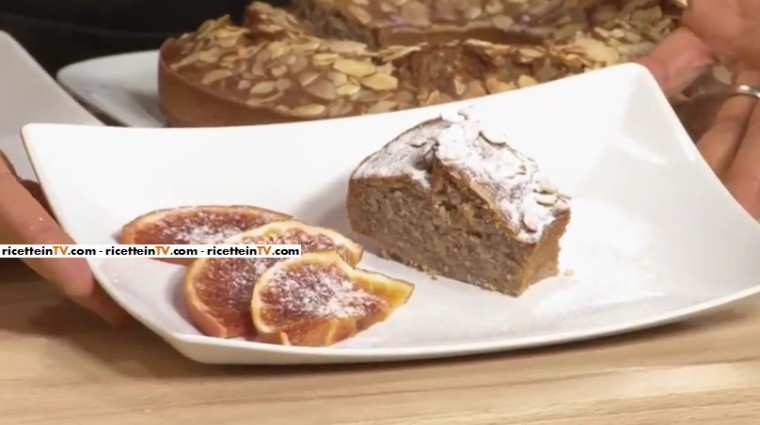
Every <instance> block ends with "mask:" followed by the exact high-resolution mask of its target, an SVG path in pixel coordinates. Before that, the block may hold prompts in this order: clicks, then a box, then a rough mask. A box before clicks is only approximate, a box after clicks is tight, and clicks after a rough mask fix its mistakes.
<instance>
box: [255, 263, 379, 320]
mask: <svg viewBox="0 0 760 425" xmlns="http://www.w3.org/2000/svg"><path fill="white" fill-rule="evenodd" d="M262 298H263V299H264V302H265V304H266V305H267V306H271V308H270V309H269V310H268V311H267V315H268V318H269V320H271V321H272V322H273V323H284V322H295V321H302V320H314V319H317V320H318V319H325V318H337V319H340V318H349V317H362V316H365V315H367V314H368V313H371V312H373V311H376V310H377V309H379V308H381V307H382V306H383V305H384V304H385V301H383V300H382V299H380V298H378V297H375V296H373V295H371V294H369V293H367V292H365V291H363V290H361V289H359V288H354V285H353V283H352V282H351V278H350V276H348V275H347V274H346V273H345V272H344V271H343V270H341V269H340V268H338V267H336V266H333V265H319V264H309V265H304V266H298V267H292V268H288V269H284V270H280V271H278V272H277V273H276V274H275V275H274V276H272V278H271V280H270V285H269V286H268V287H267V291H266V292H265V293H264V294H262Z"/></svg>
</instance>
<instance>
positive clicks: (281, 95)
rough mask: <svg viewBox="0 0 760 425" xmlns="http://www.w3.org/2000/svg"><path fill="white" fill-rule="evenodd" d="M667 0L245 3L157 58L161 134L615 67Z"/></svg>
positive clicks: (650, 42)
mask: <svg viewBox="0 0 760 425" xmlns="http://www.w3.org/2000/svg"><path fill="white" fill-rule="evenodd" d="M671 1H672V0H625V1H622V0H607V1H597V0H521V1H515V0H427V1H419V0H377V1H374V0H373V1H369V0H299V1H297V2H296V8H295V9H294V11H293V12H291V11H287V10H284V9H278V8H274V7H272V6H270V5H267V4H265V3H259V2H254V3H252V4H251V5H250V6H249V7H248V9H247V12H246V17H245V21H244V22H243V23H242V24H241V25H237V24H235V23H233V22H231V21H230V20H229V18H227V17H222V18H220V19H216V20H210V21H207V22H205V23H204V24H203V25H201V27H200V28H199V29H198V30H197V31H195V32H193V33H189V34H185V35H183V36H181V37H179V38H172V39H169V40H167V41H166V42H165V43H164V45H163V46H162V48H161V52H160V61H159V72H158V90H159V107H160V109H161V111H162V112H163V114H164V115H165V117H166V120H167V123H168V124H169V125H171V126H185V127H194V126H224V125H250V124H267V123H281V122H293V121H304V120H314V119H323V118H332V117H346V116H354V115H364V114H372V113H381V112H389V111H398V110H405V109H410V108H415V107H421V106H428V105H434V104H441V103H447V102H451V101H457V100H463V99H470V98H474V97H479V96H485V95H488V94H494V93H500V92H503V91H507V90H513V89H517V88H521V87H526V86H530V85H533V84H537V83H542V82H546V81H551V80H556V79H558V78H562V77H566V76H569V75H574V74H579V73H582V72H586V71H589V70H594V69H600V68H604V67H607V66H610V65H614V64H617V63H622V62H627V61H630V60H633V59H636V58H638V57H640V56H641V55H643V54H645V53H647V52H649V51H650V50H651V49H652V48H653V46H654V45H655V44H656V43H657V42H658V41H659V40H660V39H662V38H663V37H664V36H665V35H667V34H668V33H669V32H671V31H672V30H673V29H674V28H676V27H677V25H678V16H679V11H678V9H675V8H674V7H673V6H672V4H671Z"/></svg>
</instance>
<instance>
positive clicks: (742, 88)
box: [731, 84, 760, 99]
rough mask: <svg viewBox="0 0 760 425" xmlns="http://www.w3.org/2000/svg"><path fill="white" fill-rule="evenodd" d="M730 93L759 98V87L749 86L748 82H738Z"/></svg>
mask: <svg viewBox="0 0 760 425" xmlns="http://www.w3.org/2000/svg"><path fill="white" fill-rule="evenodd" d="M731 94H732V95H744V96H752V97H754V98H757V99H760V87H755V86H750V85H748V84H740V85H738V86H735V87H734V89H733V91H732V93H731Z"/></svg>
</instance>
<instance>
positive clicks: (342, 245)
mask: <svg viewBox="0 0 760 425" xmlns="http://www.w3.org/2000/svg"><path fill="white" fill-rule="evenodd" d="M223 243H225V244H300V245H301V253H302V254H303V253H304V252H318V251H335V252H337V253H338V254H336V255H339V257H342V258H344V259H345V260H346V261H347V262H349V263H350V264H356V263H358V262H359V261H360V260H361V258H362V254H363V249H362V247H361V246H360V245H358V244H357V243H355V242H353V241H351V240H350V239H348V238H346V237H345V236H343V235H341V234H339V233H337V232H335V231H333V230H330V229H325V228H322V227H316V226H309V225H307V224H304V223H301V222H299V221H279V222H272V223H269V224H265V225H263V226H261V227H257V228H255V229H252V230H249V231H247V232H244V233H241V234H238V235H236V236H233V237H231V238H228V239H226V240H225V241H224V242H223ZM280 261H283V259H279V258H200V259H198V260H196V261H195V262H193V263H192V264H191V265H190V267H189V268H188V270H187V274H186V275H185V282H184V296H185V304H186V306H187V309H188V313H189V315H190V318H191V320H192V321H193V323H194V324H195V325H196V326H197V327H198V328H199V329H200V330H201V332H203V333H204V334H206V335H208V336H216V337H221V338H235V337H242V336H254V335H255V333H256V332H255V329H254V327H253V324H252V323H251V296H252V294H253V287H254V284H255V283H256V281H257V280H258V278H259V277H260V276H261V275H262V274H263V273H264V272H265V271H266V270H267V269H268V268H269V267H271V266H272V265H274V264H276V263H278V262H280Z"/></svg>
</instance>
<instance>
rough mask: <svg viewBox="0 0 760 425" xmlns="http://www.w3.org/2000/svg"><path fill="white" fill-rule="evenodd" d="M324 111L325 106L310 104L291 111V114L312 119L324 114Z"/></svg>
mask: <svg viewBox="0 0 760 425" xmlns="http://www.w3.org/2000/svg"><path fill="white" fill-rule="evenodd" d="M326 110H327V108H326V107H325V105H320V104H317V103H311V104H309V105H304V106H299V107H298V108H295V109H293V114H294V115H297V116H300V117H304V118H314V117H318V116H320V115H322V114H324V113H325V111H326Z"/></svg>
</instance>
